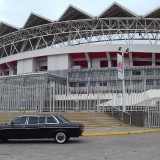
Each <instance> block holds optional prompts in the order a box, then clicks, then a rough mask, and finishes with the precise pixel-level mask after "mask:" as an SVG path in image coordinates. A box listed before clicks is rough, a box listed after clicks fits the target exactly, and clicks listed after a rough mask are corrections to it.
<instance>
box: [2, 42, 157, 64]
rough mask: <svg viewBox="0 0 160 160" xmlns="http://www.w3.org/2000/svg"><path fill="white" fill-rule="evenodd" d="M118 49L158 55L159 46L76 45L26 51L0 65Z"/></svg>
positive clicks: (8, 58)
mask: <svg viewBox="0 0 160 160" xmlns="http://www.w3.org/2000/svg"><path fill="white" fill-rule="evenodd" d="M119 47H122V48H123V50H126V49H127V48H129V51H130V52H145V53H148V52H151V53H159V51H160V45H146V44H128V45H125V44H105V45H104V44H99V45H98V44H95V45H77V46H68V47H59V48H47V49H39V50H35V51H27V52H23V53H21V54H15V55H11V56H8V57H4V58H1V59H0V64H3V63H7V62H12V61H16V60H23V59H28V58H33V57H39V56H53V55H64V54H68V53H85V52H93V51H94V52H115V51H117V50H118V48H119Z"/></svg>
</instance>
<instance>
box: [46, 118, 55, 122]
mask: <svg viewBox="0 0 160 160" xmlns="http://www.w3.org/2000/svg"><path fill="white" fill-rule="evenodd" d="M47 123H57V121H56V120H55V119H54V118H53V117H47Z"/></svg>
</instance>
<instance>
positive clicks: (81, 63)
mask: <svg viewBox="0 0 160 160" xmlns="http://www.w3.org/2000/svg"><path fill="white" fill-rule="evenodd" d="M74 63H75V65H80V66H82V67H85V68H87V67H88V62H87V61H75V62H74Z"/></svg>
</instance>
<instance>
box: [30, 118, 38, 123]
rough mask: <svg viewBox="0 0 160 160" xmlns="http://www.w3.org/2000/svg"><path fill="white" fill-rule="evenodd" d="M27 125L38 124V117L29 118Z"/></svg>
mask: <svg viewBox="0 0 160 160" xmlns="http://www.w3.org/2000/svg"><path fill="white" fill-rule="evenodd" d="M28 124H38V117H29V120H28Z"/></svg>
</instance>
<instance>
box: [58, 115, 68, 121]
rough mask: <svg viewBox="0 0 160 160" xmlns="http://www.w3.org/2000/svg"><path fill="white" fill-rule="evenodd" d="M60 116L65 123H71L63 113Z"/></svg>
mask: <svg viewBox="0 0 160 160" xmlns="http://www.w3.org/2000/svg"><path fill="white" fill-rule="evenodd" d="M59 118H60V119H61V120H62V121H63V122H64V123H69V122H70V121H69V120H68V119H66V118H65V117H63V116H62V115H59Z"/></svg>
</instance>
